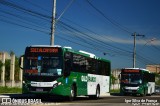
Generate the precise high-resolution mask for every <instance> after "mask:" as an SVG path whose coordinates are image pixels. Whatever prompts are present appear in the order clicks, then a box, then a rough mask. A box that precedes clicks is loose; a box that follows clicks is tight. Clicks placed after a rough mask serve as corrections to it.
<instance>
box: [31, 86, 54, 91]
mask: <svg viewBox="0 0 160 106" xmlns="http://www.w3.org/2000/svg"><path fill="white" fill-rule="evenodd" d="M29 90H30V91H34V92H49V91H51V90H52V87H29Z"/></svg>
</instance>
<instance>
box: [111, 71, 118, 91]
mask: <svg viewBox="0 0 160 106" xmlns="http://www.w3.org/2000/svg"><path fill="white" fill-rule="evenodd" d="M116 80H117V79H116V77H114V76H113V74H111V84H112V85H113V89H114V84H115V82H116Z"/></svg>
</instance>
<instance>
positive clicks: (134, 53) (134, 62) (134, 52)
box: [132, 32, 144, 68]
mask: <svg viewBox="0 0 160 106" xmlns="http://www.w3.org/2000/svg"><path fill="white" fill-rule="evenodd" d="M132 36H134V46H133V68H135V67H136V36H143V37H144V35H139V34H138V35H137V34H136V32H135V33H134V34H133V35H132Z"/></svg>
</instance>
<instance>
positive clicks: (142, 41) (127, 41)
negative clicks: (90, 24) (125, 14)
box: [95, 36, 160, 46]
mask: <svg viewBox="0 0 160 106" xmlns="http://www.w3.org/2000/svg"><path fill="white" fill-rule="evenodd" d="M95 37H96V39H99V40H101V41H103V42H112V43H119V44H133V43H134V39H127V38H122V37H121V38H120V37H115V36H103V37H102V36H101V37H97V36H95ZM132 38H133V37H132ZM151 43H152V44H153V45H157V46H160V40H158V39H156V38H152V39H148V40H146V39H143V38H142V39H136V44H137V45H149V44H151Z"/></svg>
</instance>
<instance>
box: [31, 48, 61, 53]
mask: <svg viewBox="0 0 160 106" xmlns="http://www.w3.org/2000/svg"><path fill="white" fill-rule="evenodd" d="M30 52H31V53H58V48H30Z"/></svg>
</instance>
